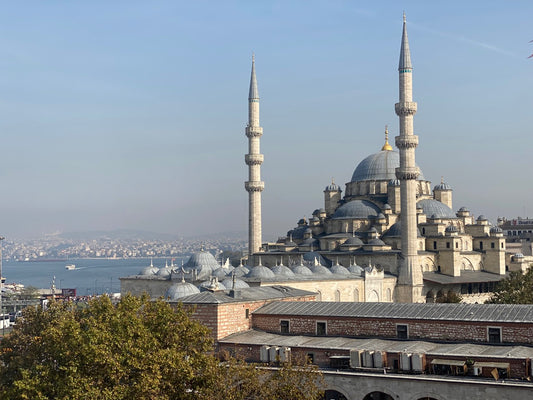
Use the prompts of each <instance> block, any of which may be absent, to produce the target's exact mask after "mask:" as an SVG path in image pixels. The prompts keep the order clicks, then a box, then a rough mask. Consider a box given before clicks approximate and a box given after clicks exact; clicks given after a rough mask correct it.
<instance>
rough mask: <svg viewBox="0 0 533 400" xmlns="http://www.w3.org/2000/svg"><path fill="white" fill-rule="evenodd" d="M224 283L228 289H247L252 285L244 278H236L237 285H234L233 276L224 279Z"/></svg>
mask: <svg viewBox="0 0 533 400" xmlns="http://www.w3.org/2000/svg"><path fill="white" fill-rule="evenodd" d="M222 284H223V285H224V287H225V288H226V289H228V290H231V289H246V288H249V287H250V285H248V284H247V283H246V282H244V281H243V280H242V279H235V286H234V285H233V279H232V278H226V279H224V280H223V281H222Z"/></svg>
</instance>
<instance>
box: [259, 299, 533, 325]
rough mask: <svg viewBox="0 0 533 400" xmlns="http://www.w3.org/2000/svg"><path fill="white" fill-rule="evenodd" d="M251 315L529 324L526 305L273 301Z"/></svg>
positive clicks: (531, 308)
mask: <svg viewBox="0 0 533 400" xmlns="http://www.w3.org/2000/svg"><path fill="white" fill-rule="evenodd" d="M254 314H259V315H264V314H267V315H292V316H314V317H344V318H387V319H401V320H406V319H414V320H439V321H450V320H454V321H476V322H517V323H532V324H533V305H528V304H464V303H459V304H446V303H419V304H417V303H413V304H411V303H351V302H346V303H343V302H340V303H339V302H318V301H311V302H273V303H270V304H267V305H265V306H263V307H261V308H259V309H257V310H256V311H255V312H254Z"/></svg>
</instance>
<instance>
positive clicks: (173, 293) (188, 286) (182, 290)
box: [165, 282, 200, 300]
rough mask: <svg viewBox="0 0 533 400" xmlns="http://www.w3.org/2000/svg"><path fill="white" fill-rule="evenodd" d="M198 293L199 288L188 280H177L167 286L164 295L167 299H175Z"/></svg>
mask: <svg viewBox="0 0 533 400" xmlns="http://www.w3.org/2000/svg"><path fill="white" fill-rule="evenodd" d="M196 293H200V289H198V288H197V287H196V286H194V285H193V284H192V283H188V282H178V283H175V284H173V285H172V286H171V287H169V288H168V290H167V292H166V293H165V297H166V298H168V299H169V300H177V299H180V298H182V297H185V296H190V295H191V294H196Z"/></svg>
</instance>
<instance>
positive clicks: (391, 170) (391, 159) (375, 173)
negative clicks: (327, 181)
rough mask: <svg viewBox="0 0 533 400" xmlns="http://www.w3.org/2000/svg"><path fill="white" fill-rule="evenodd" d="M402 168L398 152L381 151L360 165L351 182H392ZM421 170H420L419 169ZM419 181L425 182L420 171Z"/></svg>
mask: <svg viewBox="0 0 533 400" xmlns="http://www.w3.org/2000/svg"><path fill="white" fill-rule="evenodd" d="M399 166H400V155H399V154H398V152H396V151H392V150H381V151H380V152H379V153H375V154H371V155H369V156H368V157H367V158H365V159H364V160H363V161H361V162H360V163H359V165H358V166H357V168H356V169H355V171H354V173H353V175H352V180H351V182H359V181H385V180H387V181H390V180H391V179H396V168H398V167H399ZM419 169H420V168H419ZM418 180H422V181H423V180H425V179H424V176H423V175H422V171H420V175H419V177H418Z"/></svg>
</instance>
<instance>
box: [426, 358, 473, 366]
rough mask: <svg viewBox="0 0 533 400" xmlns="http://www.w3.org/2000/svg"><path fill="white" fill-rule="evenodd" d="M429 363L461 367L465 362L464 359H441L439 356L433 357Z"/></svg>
mask: <svg viewBox="0 0 533 400" xmlns="http://www.w3.org/2000/svg"><path fill="white" fill-rule="evenodd" d="M431 364H433V365H435V364H436V365H453V366H457V367H463V366H464V365H465V364H466V361H464V360H443V359H441V358H435V359H434V360H431Z"/></svg>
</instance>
